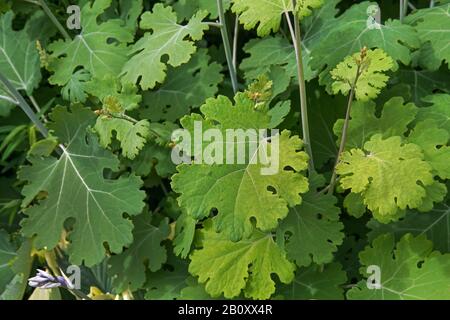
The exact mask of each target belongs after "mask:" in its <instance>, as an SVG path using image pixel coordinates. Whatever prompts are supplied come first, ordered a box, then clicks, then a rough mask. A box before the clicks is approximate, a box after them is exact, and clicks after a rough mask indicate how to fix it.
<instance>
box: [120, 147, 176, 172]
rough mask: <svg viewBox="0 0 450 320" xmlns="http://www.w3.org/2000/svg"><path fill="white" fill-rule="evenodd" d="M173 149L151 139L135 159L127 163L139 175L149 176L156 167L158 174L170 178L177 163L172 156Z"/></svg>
mask: <svg viewBox="0 0 450 320" xmlns="http://www.w3.org/2000/svg"><path fill="white" fill-rule="evenodd" d="M171 151H172V150H171V149H169V148H167V147H163V146H160V145H158V144H157V143H155V142H153V141H149V142H147V143H146V144H145V146H144V147H143V148H142V150H141V151H140V152H139V154H138V155H137V156H136V157H135V158H134V159H133V160H129V161H126V163H127V164H128V165H129V166H130V167H131V168H132V170H133V172H134V173H135V174H137V175H138V176H148V175H149V174H150V173H151V171H152V169H153V168H154V169H155V170H156V173H157V174H158V176H160V177H162V178H168V177H169V176H171V175H172V174H174V173H175V172H176V169H175V164H174V163H173V161H172V159H171V156H170V154H171Z"/></svg>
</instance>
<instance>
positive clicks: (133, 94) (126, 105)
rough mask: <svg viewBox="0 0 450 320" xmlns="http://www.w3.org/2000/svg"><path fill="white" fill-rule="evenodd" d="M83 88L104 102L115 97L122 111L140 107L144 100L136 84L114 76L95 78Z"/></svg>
mask: <svg viewBox="0 0 450 320" xmlns="http://www.w3.org/2000/svg"><path fill="white" fill-rule="evenodd" d="M83 89H84V90H85V91H86V93H89V94H90V95H92V96H94V97H97V98H98V99H99V100H100V102H102V103H103V104H105V100H106V99H111V98H113V99H114V100H116V101H117V103H118V104H119V105H120V111H121V112H123V111H130V110H134V109H136V108H138V107H139V103H140V102H141V100H142V97H141V95H140V94H138V88H137V87H136V86H135V85H133V84H130V83H126V84H121V83H120V81H119V80H118V79H116V78H114V77H112V76H106V77H105V78H103V79H97V78H94V79H92V80H91V81H89V82H87V83H86V84H85V85H84V88H83ZM116 112H117V111H116Z"/></svg>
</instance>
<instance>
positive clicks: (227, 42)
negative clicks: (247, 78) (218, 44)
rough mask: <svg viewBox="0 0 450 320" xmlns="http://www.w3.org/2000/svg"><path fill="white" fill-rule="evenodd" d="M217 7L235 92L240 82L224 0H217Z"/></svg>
mask: <svg viewBox="0 0 450 320" xmlns="http://www.w3.org/2000/svg"><path fill="white" fill-rule="evenodd" d="M217 9H218V11H219V23H220V25H221V26H220V33H221V35H222V42H223V46H224V48H225V57H226V58H227V64H228V71H229V73H230V78H231V86H232V87H233V91H234V93H236V92H237V91H238V82H237V76H236V69H235V67H234V65H233V56H232V53H231V45H230V40H229V38H228V29H227V24H226V21H225V12H224V10H223V3H222V0H217Z"/></svg>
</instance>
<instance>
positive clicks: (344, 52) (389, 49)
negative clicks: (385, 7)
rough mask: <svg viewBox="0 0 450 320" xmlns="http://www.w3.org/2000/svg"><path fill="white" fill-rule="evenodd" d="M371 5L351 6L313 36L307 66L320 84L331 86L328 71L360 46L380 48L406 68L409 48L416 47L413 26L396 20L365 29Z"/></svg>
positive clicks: (417, 39) (366, 3) (409, 59)
mask: <svg viewBox="0 0 450 320" xmlns="http://www.w3.org/2000/svg"><path fill="white" fill-rule="evenodd" d="M375 5H377V4H376V3H374V2H368V1H365V2H362V3H358V4H354V5H353V6H352V7H351V8H350V9H348V10H346V11H345V12H344V13H343V14H342V15H340V16H339V17H337V18H335V19H329V20H327V24H326V27H325V28H324V31H323V32H325V33H326V35H323V36H321V37H317V39H316V40H315V41H316V42H317V44H313V45H312V49H311V51H312V52H311V55H312V57H313V58H312V61H311V63H310V67H311V68H312V69H313V70H316V71H318V72H319V73H320V83H322V84H326V85H327V87H330V86H331V83H332V79H331V75H330V71H331V70H333V69H334V68H335V67H336V65H337V64H338V63H339V62H341V61H342V60H344V58H345V57H347V56H349V55H352V54H354V53H356V52H358V51H360V50H361V49H362V48H363V47H368V48H380V49H383V50H384V51H385V52H386V53H387V55H388V56H390V57H391V58H392V59H393V60H394V63H395V66H396V68H397V67H398V63H399V62H400V63H403V64H405V65H408V64H409V63H410V62H411V60H412V59H411V52H410V50H411V48H418V47H419V46H420V41H419V38H418V37H417V34H416V32H415V30H414V28H413V27H411V26H409V25H406V24H402V23H401V22H400V21H398V20H390V19H389V20H387V21H385V22H384V24H379V25H378V27H376V28H374V27H369V25H368V18H369V15H368V14H367V12H368V9H369V7H370V6H375Z"/></svg>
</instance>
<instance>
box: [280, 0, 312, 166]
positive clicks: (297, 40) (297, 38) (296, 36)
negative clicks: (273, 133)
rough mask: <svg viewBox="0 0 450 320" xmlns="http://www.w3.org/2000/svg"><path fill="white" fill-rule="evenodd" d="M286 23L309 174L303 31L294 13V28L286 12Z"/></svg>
mask: <svg viewBox="0 0 450 320" xmlns="http://www.w3.org/2000/svg"><path fill="white" fill-rule="evenodd" d="M296 5H297V3H296V0H292V6H293V8H295V7H296ZM284 13H285V16H286V21H287V23H288V26H289V31H290V33H291V37H292V42H293V44H294V50H295V58H296V62H297V77H298V86H299V91H300V113H301V123H302V130H303V142H304V143H305V149H306V152H307V153H308V155H309V172H310V173H311V172H313V171H314V160H313V153H312V149H311V138H310V135H309V121H308V105H307V99H306V82H305V74H304V71H303V59H302V42H301V31H300V22H299V20H298V17H297V15H296V14H295V13H294V27H292V22H291V19H290V17H289V12H287V11H285V12H284Z"/></svg>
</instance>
